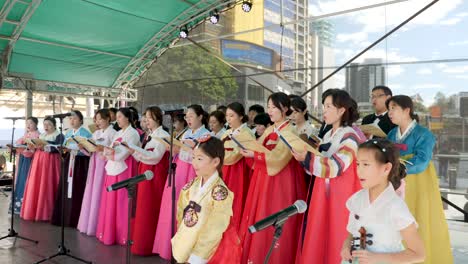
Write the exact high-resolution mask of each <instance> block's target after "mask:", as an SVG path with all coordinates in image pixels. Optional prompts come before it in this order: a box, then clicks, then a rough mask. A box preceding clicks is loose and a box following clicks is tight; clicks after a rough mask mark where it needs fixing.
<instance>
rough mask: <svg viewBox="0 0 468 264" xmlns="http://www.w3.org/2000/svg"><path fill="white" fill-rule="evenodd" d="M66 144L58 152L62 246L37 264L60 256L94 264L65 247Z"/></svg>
mask: <svg viewBox="0 0 468 264" xmlns="http://www.w3.org/2000/svg"><path fill="white" fill-rule="evenodd" d="M58 118H59V119H60V127H59V130H60V135H63V133H62V132H63V118H64V117H62V116H60V117H58ZM64 143H65V142H62V143H60V146H59V147H58V150H59V155H60V174H61V177H62V188H61V189H62V190H61V192H62V208H61V210H62V212H61V213H62V219H61V240H60V244H59V246H58V252H57V253H56V254H54V255H52V256H49V257H47V258H45V259H42V260H40V261H38V262H35V264H39V263H42V262H45V261H47V260H50V259H53V258H55V257H58V256H67V257H70V258H73V259H76V260H78V261H81V262H84V263H89V264H92V262H91V261H87V260H84V259H81V258H79V257H76V256H73V255H72V254H70V250H69V249H68V248H67V247H66V246H65V183H66V181H67V173H66V171H65V169H64V165H63V163H64V162H65V160H64V159H63V157H62V153H63V149H64V147H63V144H64Z"/></svg>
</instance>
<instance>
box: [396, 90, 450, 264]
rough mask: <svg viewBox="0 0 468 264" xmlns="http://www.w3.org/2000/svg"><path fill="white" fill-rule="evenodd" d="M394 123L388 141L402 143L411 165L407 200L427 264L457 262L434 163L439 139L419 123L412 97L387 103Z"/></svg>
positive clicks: (406, 158) (402, 96) (407, 183)
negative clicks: (415, 222)
mask: <svg viewBox="0 0 468 264" xmlns="http://www.w3.org/2000/svg"><path fill="white" fill-rule="evenodd" d="M387 108H388V115H389V117H390V120H392V122H393V123H394V124H395V125H397V127H396V128H394V129H393V130H392V131H390V133H389V134H388V139H389V140H391V141H392V142H394V143H396V144H399V146H400V149H401V150H400V155H401V156H402V158H403V159H405V160H407V161H408V162H409V163H408V165H407V173H408V176H406V178H405V181H406V188H405V201H406V204H407V205H408V208H409V210H410V212H411V213H412V214H413V215H414V217H415V218H416V221H417V223H418V225H419V228H418V231H419V234H420V235H421V237H422V239H423V241H424V248H425V250H426V259H425V261H424V263H453V256H452V252H451V249H450V238H449V232H448V226H447V222H446V220H445V215H444V211H443V208H442V201H441V199H440V190H439V181H438V178H437V175H436V171H435V168H434V164H433V163H432V161H431V160H432V151H433V148H434V145H435V142H436V140H435V138H434V135H432V133H431V132H430V131H429V130H428V129H426V128H424V127H422V126H421V125H419V124H418V123H417V115H415V114H414V106H413V102H412V101H411V98H410V97H408V96H405V95H397V96H393V97H392V98H390V99H389V100H388V101H387Z"/></svg>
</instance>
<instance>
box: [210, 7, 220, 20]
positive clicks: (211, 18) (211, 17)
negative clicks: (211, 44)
mask: <svg viewBox="0 0 468 264" xmlns="http://www.w3.org/2000/svg"><path fill="white" fill-rule="evenodd" d="M210 22H211V24H218V22H219V14H218V11H217V10H216V9H215V11H214V12H213V13H211V16H210Z"/></svg>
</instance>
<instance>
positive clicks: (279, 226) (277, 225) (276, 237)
mask: <svg viewBox="0 0 468 264" xmlns="http://www.w3.org/2000/svg"><path fill="white" fill-rule="evenodd" d="M286 220H288V218H285V219H283V220H281V221H279V222H276V223H275V224H274V225H273V226H274V227H275V234H274V235H273V240H272V241H271V246H270V249H269V250H268V253H267V255H266V256H265V260H264V261H263V264H268V261H269V260H270V257H271V253H273V249H274V248H275V245H276V242H278V240H279V238H280V237H281V234H282V233H283V225H284V223H285V222H286Z"/></svg>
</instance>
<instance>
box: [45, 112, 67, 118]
mask: <svg viewBox="0 0 468 264" xmlns="http://www.w3.org/2000/svg"><path fill="white" fill-rule="evenodd" d="M71 115H72V113H64V114H55V115H49V116H47V117H51V118H65V117H67V116H71Z"/></svg>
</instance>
